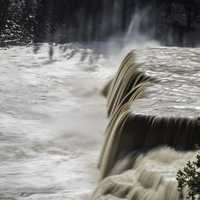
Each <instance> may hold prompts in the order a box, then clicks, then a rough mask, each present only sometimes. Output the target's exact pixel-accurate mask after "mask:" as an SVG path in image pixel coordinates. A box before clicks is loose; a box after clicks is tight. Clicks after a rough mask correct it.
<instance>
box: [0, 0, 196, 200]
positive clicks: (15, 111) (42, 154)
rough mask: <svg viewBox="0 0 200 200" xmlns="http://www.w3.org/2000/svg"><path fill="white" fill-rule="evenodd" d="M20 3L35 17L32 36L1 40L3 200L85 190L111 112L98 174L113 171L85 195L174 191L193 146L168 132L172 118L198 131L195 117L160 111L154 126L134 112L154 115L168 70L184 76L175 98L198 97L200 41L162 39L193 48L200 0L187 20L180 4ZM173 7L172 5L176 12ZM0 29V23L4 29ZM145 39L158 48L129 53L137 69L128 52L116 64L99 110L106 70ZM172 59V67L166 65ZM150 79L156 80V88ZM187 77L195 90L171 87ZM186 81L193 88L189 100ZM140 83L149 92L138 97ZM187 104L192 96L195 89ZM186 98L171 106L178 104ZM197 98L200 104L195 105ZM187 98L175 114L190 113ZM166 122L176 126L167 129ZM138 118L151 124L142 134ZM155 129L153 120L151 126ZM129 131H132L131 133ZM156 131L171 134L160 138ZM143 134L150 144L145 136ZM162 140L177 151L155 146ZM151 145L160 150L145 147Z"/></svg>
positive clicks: (105, 0) (93, 180) (81, 195)
mask: <svg viewBox="0 0 200 200" xmlns="http://www.w3.org/2000/svg"><path fill="white" fill-rule="evenodd" d="M0 1H1V0H0ZM3 2H5V1H3ZM16 2H17V1H14V4H17V3H16ZM28 2H29V3H30V5H33V7H32V8H33V10H34V12H35V13H36V14H35V18H34V20H35V21H32V23H33V24H34V26H36V27H34V32H33V40H34V42H36V43H35V44H34V45H33V46H31V45H29V46H13V47H10V48H0V72H1V73H0V94H1V95H0V102H1V105H0V108H1V109H0V119H1V122H0V150H1V151H0V162H1V166H0V199H2V200H13V199H15V200H40V199H43V200H47V199H48V200H64V199H69V200H75V199H76V200H77V199H80V200H82V199H85V200H86V199H90V197H91V194H92V191H93V190H94V189H95V187H96V186H97V185H98V177H99V176H98V174H99V173H98V169H97V163H98V157H99V152H100V150H101V146H102V144H103V139H104V137H105V136H104V135H103V134H102V133H103V132H104V131H105V128H106V123H107V121H109V123H108V126H107V128H106V137H107V139H108V141H106V142H105V143H104V147H103V150H102V154H101V158H100V159H99V168H100V174H101V177H102V178H103V177H105V176H108V175H113V176H111V177H109V178H107V179H105V180H104V181H103V182H102V183H100V185H99V187H98V188H97V190H96V192H95V193H94V195H93V198H94V199H95V200H96V199H98V198H104V197H105V198H107V197H108V198H109V197H110V196H111V195H112V197H113V198H114V199H118V198H124V197H126V198H127V199H144V200H146V199H148V198H149V199H154V200H155V199H162V200H163V199H167V200H172V199H178V198H179V194H178V192H177V190H176V182H175V181H174V177H175V175H176V172H177V170H178V169H180V168H181V167H182V166H183V165H184V164H185V162H186V161H187V160H190V159H192V158H193V156H194V155H195V154H196V152H195V151H189V152H187V153H185V152H179V151H176V150H177V149H178V150H181V148H183V147H182V146H181V148H179V146H178V147H177V146H176V145H174V143H175V144H176V142H177V141H176V139H174V138H173V137H172V136H171V135H172V133H173V134H175V133H176V131H174V129H173V127H174V126H173V125H174V124H177V123H178V124H180V126H179V127H181V130H179V133H184V134H183V135H185V133H186V134H188V138H189V139H191V138H192V137H193V136H192V137H190V136H191V135H192V134H193V130H194V129H198V128H197V127H198V126H197V123H196V120H187V119H186V120H184V119H183V120H174V121H173V120H170V119H169V120H168V119H164V122H163V123H161V122H162V120H161V122H159V120H160V119H157V118H153V117H149V118H148V117H147V118H145V117H143V116H141V117H138V118H137V117H135V116H134V112H137V114H138V116H140V115H142V114H145V112H147V113H153V112H155V113H156V114H158V110H159V109H160V107H159V106H157V105H159V99H158V97H157V96H159V95H158V93H159V89H160V88H162V87H163V85H162V84H160V85H159V84H158V83H157V78H158V79H159V77H160V79H162V80H164V83H163V84H165V80H167V84H169V85H170V84H171V79H170V77H172V79H173V80H174V79H176V78H178V77H176V75H177V74H178V75H180V74H182V76H183V77H184V78H183V79H184V80H185V82H184V81H182V82H181V81H180V82H179V81H177V82H176V83H177V87H176V88H174V89H173V90H172V95H171V96H172V97H173V95H174V94H176V95H175V97H177V96H179V97H180V99H182V103H183V105H185V104H186V103H187V102H190V103H191V105H193V104H192V102H193V101H192V100H194V99H193V98H192V100H191V99H190V97H198V94H199V90H198V89H199V88H198V87H199V82H197V81H198V80H199V78H200V76H199V68H198V67H197V66H198V65H199V63H200V60H199V55H200V53H199V51H200V50H199V49H197V50H193V49H179V48H176V49H171V48H158V47H159V46H161V45H162V44H167V45H179V46H197V45H198V40H199V38H198V37H196V35H198V33H199V29H198V24H199V21H198V19H199V12H198V11H199V9H198V8H199V2H198V1H195V0H191V2H193V3H194V4H193V6H192V7H191V8H190V7H189V10H190V11H191V12H192V13H194V16H193V15H192V16H191V17H192V19H193V21H192V22H191V21H190V20H189V21H188V20H187V19H188V17H187V16H190V14H188V13H187V12H186V11H188V7H187V6H184V2H182V1H177V2H171V1H167V2H164V1H161V0H160V1H159V0H150V1H145V0H134V1H133V0H100V1H94V0H86V1H80V0H78V1H74V0H68V1H66V0H59V1H57V0H50V1H46V0H45V1H35V0H33V1H31V0H30V1H28ZM21 3H22V4H23V2H22V1H21ZM29 3H28V4H29ZM36 3H37V4H38V5H39V6H37V5H36ZM20 5H21V4H20ZM47 5H48V6H47ZM187 5H188V4H187ZM194 5H195V6H194ZM22 6H23V5H22ZM26 6H27V5H26ZM1 9H2V7H1V6H0V11H1ZM14 9H15V6H14ZM16 9H17V7H16ZM24 10H26V9H24ZM177 10H178V11H180V12H177V15H176V16H175V15H174V14H173V13H176V11H177ZM1 14H2V12H0V16H1ZM33 16H34V13H33ZM180 16H181V18H180ZM31 17H32V16H31ZM25 19H26V17H25ZM31 19H32V18H31ZM177 20H178V21H177ZM175 22H176V25H177V24H178V25H177V26H176V25H174V23H175ZM186 22H188V23H186ZM193 22H194V23H193ZM11 25H12V24H11ZM25 25H27V27H28V25H29V24H25ZM1 27H3V23H1V21H0V34H1V33H2V28H1ZM11 27H12V26H11ZM15 28H16V29H17V28H18V27H17V26H16V27H15ZM6 31H7V32H8V30H7V29H6V30H5V32H6ZM31 31H32V30H31ZM180 33H181V34H180ZM3 34H4V32H3ZM11 36H12V37H13V33H12V31H11ZM12 37H11V39H12ZM16 37H18V35H17V36H16ZM1 39H2V38H0V45H1V41H2V40H1ZM77 41H78V42H79V43H77ZM37 42H49V43H50V44H51V45H50V46H48V45H47V44H46V43H43V44H40V43H37ZM54 42H55V43H54ZM56 42H60V43H66V42H70V43H67V44H63V45H58V44H56ZM8 43H9V42H8ZM146 47H148V48H149V47H154V48H151V49H149V50H148V49H147V50H144V49H143V50H137V57H136V59H137V58H139V59H140V60H139V61H140V62H139V63H145V65H144V66H143V64H141V65H140V64H139V65H138V64H137V65H136V66H135V64H134V63H133V62H132V61H131V62H129V61H130V60H128V61H127V62H128V63H129V64H128V67H127V66H126V67H127V68H123V65H122V66H121V69H122V71H121V72H119V73H118V75H119V77H118V78H117V79H114V80H115V81H116V84H114V85H112V81H111V82H110V83H109V84H107V87H106V88H105V90H104V92H103V93H104V95H105V96H107V95H108V97H109V101H108V105H107V106H108V110H107V114H106V109H105V108H106V103H105V99H104V98H103V97H102V96H101V90H102V88H103V86H104V85H105V84H106V82H107V81H109V80H110V79H113V77H112V76H113V74H114V72H115V71H116V70H117V69H116V66H117V65H118V64H119V62H120V60H121V59H122V58H123V57H124V56H125V55H126V54H127V53H128V52H129V51H130V50H132V49H138V48H146ZM33 51H35V52H36V54H34V53H33ZM48 53H49V55H48ZM176 58H177V59H176ZM134 59H135V58H134ZM134 59H133V60H134ZM174 62H175V64H176V65H177V66H178V67H175V68H171V66H173V63H174ZM164 66H167V67H166V68H164ZM182 66H184V69H185V71H184V70H183V69H182ZM134 67H135V68H134ZM124 69H125V70H124ZM163 69H165V70H163ZM181 80H182V79H181ZM172 82H173V81H172ZM149 83H151V84H153V85H154V86H153V87H152V90H156V92H155V95H154V92H152V90H151V87H149ZM188 83H191V85H189V86H190V88H193V89H194V90H192V89H191V90H189V89H188V87H178V86H180V85H181V84H183V85H187V84H188ZM132 86H134V87H132ZM171 87H172V86H170V87H169V88H171ZM110 88H112V92H110V90H109V89H110ZM185 90H186V91H189V92H190V94H191V95H190V97H188V98H186V96H185V92H184V91H185ZM144 91H146V92H147V93H148V94H150V96H149V98H147V99H146V101H145V100H144V102H143V100H142V97H143V95H145V94H146V93H143V92H144ZM167 91H170V90H167ZM156 95H157V96H156ZM186 95H187V94H186ZM161 96H162V97H163V98H162V99H161V101H164V103H163V104H164V106H168V107H170V106H171V107H172V102H173V98H170V102H167V101H165V100H166V99H165V94H164V93H163V94H162V95H161ZM168 96H169V95H168ZM152 99H153V100H152ZM136 100H138V101H136ZM156 100H158V102H157V101H156ZM136 102H137V103H136ZM195 102H199V101H198V99H197V98H195ZM134 103H135V105H136V106H135V108H134ZM148 103H151V106H149V105H148ZM157 103H158V104H157ZM183 105H182V104H180V105H178V106H177V107H176V106H174V109H176V108H177V109H179V110H181V109H182V108H181V106H182V107H183ZM132 106H133V108H131V109H132V110H131V109H130V107H132ZM143 107H144V109H143ZM193 107H194V108H195V109H196V110H198V112H197V113H199V104H198V103H197V104H195V106H193ZM193 107H192V106H191V107H189V108H188V109H187V110H184V108H185V107H183V112H186V113H187V114H191V112H192V110H193ZM142 111H144V113H142ZM155 113H154V114H155ZM163 113H165V110H164V111H163V110H162V109H161V111H160V113H159V114H160V115H162V114H163ZM106 115H108V116H109V119H108V120H107V119H106ZM185 115H186V114H185ZM191 116H192V114H191ZM137 120H138V121H137ZM140 120H141V121H140ZM165 123H168V125H169V127H167V128H170V127H171V129H172V130H169V129H167V130H165V125H163V124H165ZM141 124H142V125H141ZM162 125H163V126H162ZM141 126H144V127H143V129H144V128H147V129H149V132H147V133H146V132H145V131H143V134H141V133H140V128H141ZM152 126H153V127H156V131H155V132H154V130H155V129H153V128H152ZM184 127H185V128H188V127H189V129H190V130H186V129H184ZM151 128H152V129H151ZM132 129H134V130H137V131H135V132H134V134H132ZM182 129H184V130H183V131H182ZM159 130H161V132H165V133H166V135H167V137H168V138H167V139H166V138H165V139H163V140H162V137H159ZM123 133H127V135H126V134H123ZM190 133H191V134H190ZM120 134H121V135H120ZM170 134H171V135H170ZM194 135H195V134H194ZM129 136H130V137H129ZM139 136H141V137H139ZM133 137H134V138H135V139H137V140H136V141H134V140H133ZM145 137H146V138H147V140H148V141H150V142H151V145H152V146H151V145H150V146H148V144H147V143H148V141H144V140H145V139H144V138H145ZM155 138H156V139H158V140H156V139H155ZM172 138H173V139H172ZM183 138H185V137H183ZM120 139H121V141H120ZM129 139H130V140H129ZM168 139H169V140H168ZM159 142H163V143H164V144H165V145H168V146H170V147H177V149H176V150H174V149H172V148H170V147H163V148H160V143H159ZM183 143H184V142H183ZM181 144H182V143H181ZM184 144H185V143H184ZM189 144H190V146H189V148H187V150H188V149H189V150H194V149H193V145H194V141H193V140H192V139H191V140H190V142H189ZM145 145H146V146H145ZM157 146H159V148H158V149H157V148H156V149H154V148H153V147H157ZM185 146H186V147H187V145H185ZM185 146H184V148H185ZM112 154H113V155H115V156H113V157H112ZM166 168H167V170H166ZM127 170H128V171H127ZM163 177H164V178H163ZM171 180H172V182H170V181H171Z"/></svg>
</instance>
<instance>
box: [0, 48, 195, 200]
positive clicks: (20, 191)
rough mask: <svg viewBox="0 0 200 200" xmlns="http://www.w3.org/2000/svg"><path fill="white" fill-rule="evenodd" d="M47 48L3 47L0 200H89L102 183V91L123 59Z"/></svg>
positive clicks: (0, 54) (0, 53)
mask: <svg viewBox="0 0 200 200" xmlns="http://www.w3.org/2000/svg"><path fill="white" fill-rule="evenodd" d="M48 51H49V50H48V45H42V46H41V48H40V49H39V51H38V52H37V54H34V53H33V48H32V47H31V46H30V47H23V46H18V47H11V48H8V49H4V48H1V49H0V163H1V165H0V199H1V200H41V199H42V200H47V199H48V200H64V199H66V200H79V199H80V200H81V199H89V196H90V195H91V192H92V191H93V190H94V188H95V187H96V186H97V182H98V170H97V160H98V157H99V153H100V149H101V146H102V144H103V139H104V134H103V133H104V130H105V127H106V124H107V120H106V106H105V103H106V102H105V99H104V98H103V97H101V95H100V90H101V89H102V87H103V85H104V84H105V83H106V82H107V81H108V80H109V79H110V77H111V76H112V75H113V74H114V72H115V71H116V70H117V69H118V66H115V65H116V63H119V61H120V56H119V57H111V58H112V62H111V61H109V59H108V58H107V57H106V56H105V55H102V54H101V53H99V52H97V51H95V50H94V49H93V50H92V49H91V48H86V47H85V48H83V47H81V46H79V45H72V44H68V45H62V46H55V48H54V55H53V57H52V58H49V55H48ZM123 56H124V54H123ZM194 62H195V61H194ZM113 66H115V68H114V67H113ZM177 92H179V91H177Z"/></svg>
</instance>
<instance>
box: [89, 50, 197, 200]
mask: <svg viewBox="0 0 200 200" xmlns="http://www.w3.org/2000/svg"><path fill="white" fill-rule="evenodd" d="M199 54H200V49H181V48H158V49H143V50H136V51H134V52H131V53H129V54H128V56H127V57H126V58H125V59H124V60H123V62H122V64H121V66H120V68H119V70H118V72H117V74H116V76H114V79H113V81H112V83H111V85H110V86H109V92H108V115H109V120H110V121H109V124H108V127H107V128H106V139H105V143H104V146H103V150H102V153H101V157H100V162H99V168H100V172H101V178H102V179H103V181H102V182H101V183H100V185H99V186H98V188H97V190H96V191H95V192H94V194H93V198H92V199H94V200H98V199H101V200H104V199H110V200H115V199H126V200H141V199H143V200H147V199H149V200H151V199H152V200H154V199H161V200H178V199H181V198H183V199H184V198H186V193H185V192H186V191H185V192H183V193H182V194H181V193H179V192H178V190H177V182H176V180H175V178H176V173H177V170H179V169H181V168H182V167H183V166H184V164H185V163H186V161H188V160H190V159H192V158H193V156H195V155H196V147H197V145H199V144H200V125H199V121H198V119H199V118H198V117H199V113H200V107H199V105H200V100H199V92H200V82H199V77H200V67H199V63H200V59H199ZM141 62H142V63H143V64H142V65H139V64H138V63H141ZM183 150H184V151H183Z"/></svg>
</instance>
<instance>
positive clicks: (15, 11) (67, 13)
mask: <svg viewBox="0 0 200 200" xmlns="http://www.w3.org/2000/svg"><path fill="white" fill-rule="evenodd" d="M145 9H146V10H147V13H146V14H145V17H144V19H142V20H141V23H140V26H139V31H140V32H142V33H146V34H150V33H151V35H152V37H154V38H155V39H157V40H159V41H161V42H162V43H163V44H165V45H177V46H195V44H196V42H198V41H197V40H198V37H197V36H198V34H199V32H200V31H199V30H200V12H199V9H200V2H199V1H198V0H168V1H162V0H148V1H147V0H98V1H94V0H84V1H83V0H0V43H1V44H3V43H5V42H8V43H27V42H59V43H64V42H69V41H102V40H105V39H108V38H109V37H111V36H119V37H120V36H123V35H124V34H125V32H126V31H127V29H128V27H129V25H130V22H131V19H132V17H133V16H134V14H135V13H136V12H138V13H140V12H141V11H142V10H143V11H144V10H145Z"/></svg>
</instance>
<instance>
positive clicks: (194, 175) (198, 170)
mask: <svg viewBox="0 0 200 200" xmlns="http://www.w3.org/2000/svg"><path fill="white" fill-rule="evenodd" d="M177 181H178V190H179V191H180V192H181V193H182V192H183V190H185V191H186V195H187V196H186V198H187V199H192V200H196V199H198V200H199V199H200V154H197V156H196V160H195V161H188V162H187V164H186V166H185V167H184V168H183V170H179V171H178V173H177Z"/></svg>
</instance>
